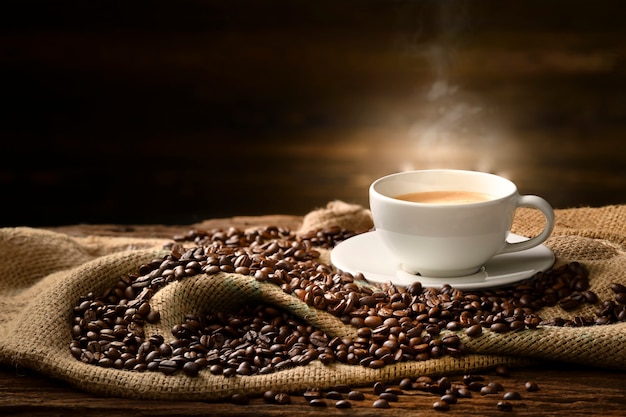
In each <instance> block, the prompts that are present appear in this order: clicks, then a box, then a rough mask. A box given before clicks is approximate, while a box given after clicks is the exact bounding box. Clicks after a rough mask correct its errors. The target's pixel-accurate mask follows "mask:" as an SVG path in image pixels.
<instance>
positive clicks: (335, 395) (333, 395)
mask: <svg viewBox="0 0 626 417" xmlns="http://www.w3.org/2000/svg"><path fill="white" fill-rule="evenodd" d="M325 397H326V398H328V399H329V400H343V395H341V393H340V392H339V391H328V392H327V393H326V395H325Z"/></svg>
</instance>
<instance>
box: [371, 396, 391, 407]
mask: <svg viewBox="0 0 626 417" xmlns="http://www.w3.org/2000/svg"><path fill="white" fill-rule="evenodd" d="M372 406H373V407H374V408H389V407H390V405H389V402H388V401H387V400H385V399H381V398H379V399H377V400H376V401H374V403H372Z"/></svg>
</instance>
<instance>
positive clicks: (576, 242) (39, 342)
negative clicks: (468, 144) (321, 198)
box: [0, 201, 626, 400]
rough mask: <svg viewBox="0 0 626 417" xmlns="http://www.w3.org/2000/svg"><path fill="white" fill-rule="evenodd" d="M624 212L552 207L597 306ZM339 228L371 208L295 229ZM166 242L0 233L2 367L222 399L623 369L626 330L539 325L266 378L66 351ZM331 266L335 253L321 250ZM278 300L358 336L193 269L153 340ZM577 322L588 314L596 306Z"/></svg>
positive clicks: (102, 386)
mask: <svg viewBox="0 0 626 417" xmlns="http://www.w3.org/2000/svg"><path fill="white" fill-rule="evenodd" d="M625 221H626V206H607V207H600V208H577V209H568V210H557V211H556V228H555V231H554V233H553V235H552V237H551V238H550V239H549V240H548V241H547V246H549V247H550V248H551V249H552V250H553V251H554V253H555V255H556V257H557V264H562V263H565V262H569V261H579V262H581V263H583V264H585V265H586V266H587V268H588V270H589V272H590V281H591V289H592V290H593V291H595V292H596V293H597V294H598V296H599V297H600V298H601V299H610V298H611V297H612V293H611V289H610V288H609V285H610V283H612V282H621V283H624V284H626V277H625V276H624V271H626V253H625V252H624V247H625V244H626V226H625V224H626V222H625ZM541 222H542V219H541V215H539V214H537V213H536V212H534V211H532V210H526V209H522V210H520V211H519V212H518V216H517V218H516V221H515V225H514V229H513V231H514V232H515V233H517V234H520V235H528V236H530V235H533V234H535V233H536V232H537V231H538V229H539V228H541ZM330 225H339V226H341V227H344V228H347V229H350V230H361V231H363V230H364V229H367V228H369V227H371V217H370V215H369V212H368V210H366V209H363V208H361V207H359V206H354V205H349V204H346V203H343V202H339V201H335V202H331V203H329V205H328V207H325V208H321V209H319V210H315V211H313V212H311V213H310V214H308V215H307V216H305V218H304V221H303V223H302V229H301V230H300V231H299V232H306V231H308V230H314V229H316V228H318V227H327V226H330ZM166 243H168V240H166V239H139V238H112V237H98V236H93V237H88V238H78V237H69V236H67V235H64V234H60V233H53V232H49V231H43V230H37V229H32V228H24V227H22V228H5V229H0V274H1V275H0V361H1V362H2V363H4V364H11V365H15V366H22V367H26V368H30V369H34V370H36V371H39V372H41V373H43V374H46V375H49V376H51V377H53V378H58V379H61V380H64V381H67V382H69V383H71V384H73V385H74V386H76V387H77V388H79V389H82V390H85V391H88V392H91V393H95V394H100V395H108V396H120V397H131V398H145V399H177V400H181V399H185V400H220V399H225V398H228V397H229V396H231V395H232V394H233V393H236V392H243V393H246V394H249V395H253V394H261V393H262V392H264V391H265V390H266V389H268V387H272V388H274V389H276V390H284V391H297V390H304V389H306V388H311V387H320V388H324V387H331V386H334V385H337V384H348V385H352V386H358V385H369V384H371V383H372V382H374V381H392V380H398V379H399V378H402V377H406V376H418V375H445V374H451V373H458V372H478V371H482V370H487V369H490V368H493V367H494V366H496V365H498V364H507V365H509V366H522V365H526V364H530V363H534V361H536V360H557V361H564V362H571V363H579V364H587V365H594V366H600V367H607V368H615V369H626V351H625V348H624V346H626V344H625V342H626V324H625V323H619V324H611V325H605V326H591V327H580V328H565V327H555V326H542V327H540V328H538V329H535V330H524V331H520V332H516V333H505V334H497V333H493V332H484V333H483V335H482V336H481V337H478V338H474V339H471V338H468V337H466V336H465V335H464V333H459V335H460V337H461V338H462V339H463V342H464V343H465V345H466V347H467V348H468V350H469V352H470V353H469V354H468V355H465V356H462V357H459V358H452V357H447V356H444V357H442V358H441V359H433V360H428V361H421V362H403V363H398V364H396V365H388V366H385V367H383V368H382V369H369V368H365V367H362V366H359V365H355V366H350V365H343V364H331V365H322V364H321V363H320V362H319V361H313V362H312V363H310V364H309V365H307V366H299V367H294V368H290V369H285V370H282V371H278V372H275V373H273V374H268V375H253V376H238V377H231V378H224V377H222V376H214V375H211V374H210V373H209V372H208V371H202V372H200V374H199V376H197V377H189V376H186V375H185V374H183V373H177V374H175V375H170V376H168V375H164V374H162V373H160V372H149V371H147V372H137V371H127V370H116V369H111V368H103V367H98V366H94V365H88V364H85V363H82V362H80V361H78V360H76V359H75V358H74V357H73V356H72V355H71V353H70V349H69V342H70V340H71V317H72V309H73V308H74V306H75V305H76V303H77V301H78V299H79V297H80V296H81V295H84V294H87V293H89V292H93V293H100V292H102V291H104V290H105V289H107V288H110V287H111V286H112V285H114V283H116V282H117V281H118V280H119V277H120V276H122V275H124V274H126V273H129V272H131V271H134V270H136V268H137V267H138V266H139V265H141V264H142V263H144V262H148V261H150V260H151V259H154V258H155V257H161V256H163V255H165V254H166V253H167V251H165V250H164V249H162V248H163V246H164V245H165V244H166ZM323 255H324V256H326V258H325V259H327V256H328V254H327V253H325V254H323ZM260 302H262V303H271V304H274V305H277V306H280V307H282V308H284V309H286V310H289V311H290V312H292V313H293V314H296V315H298V316H299V317H301V318H303V319H306V320H307V321H308V322H310V323H311V324H313V325H314V326H316V327H319V328H320V329H323V330H325V331H326V332H327V333H329V334H331V335H340V336H352V335H354V333H355V329H354V328H352V327H350V326H346V325H343V324H342V323H341V322H340V321H339V320H338V319H337V318H335V317H333V316H331V315H330V314H327V313H324V312H320V311H316V310H315V309H313V308H310V307H308V306H307V305H305V304H304V303H302V302H300V301H299V300H298V299H297V298H296V297H294V296H291V295H288V294H286V293H284V292H282V291H281V290H280V288H278V287H277V286H275V285H274V284H271V283H267V282H258V281H255V280H254V279H251V278H250V277H247V276H242V275H238V274H223V273H221V274H218V275H212V276H211V277H209V276H207V275H203V274H198V275H195V276H192V277H189V278H186V279H184V280H182V281H178V282H175V283H172V284H170V285H168V286H166V287H164V288H163V289H162V290H160V291H159V292H158V293H157V294H155V295H154V297H152V299H151V300H150V303H151V307H152V308H153V309H156V310H158V311H160V313H161V321H160V322H159V323H157V324H156V325H152V326H149V327H148V328H146V329H145V330H146V332H145V333H146V335H149V334H154V333H161V334H165V333H167V332H168V329H170V328H171V325H172V324H173V323H176V321H177V320H180V319H182V317H183V315H184V314H185V312H187V311H195V312H197V311H199V309H200V310H201V309H205V310H206V311H218V310H220V309H228V308H232V307H236V306H237V305H243V304H254V303H260ZM586 308H587V310H583V311H580V310H579V311H575V312H572V313H569V314H570V315H572V316H573V315H584V314H588V315H590V316H593V311H592V309H593V307H586ZM539 313H540V315H541V316H542V317H544V318H548V317H564V318H567V317H568V313H565V312H564V311H563V310H561V309H559V308H558V307H554V308H551V309H544V310H542V311H540V312H539Z"/></svg>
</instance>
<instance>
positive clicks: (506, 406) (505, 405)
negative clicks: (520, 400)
mask: <svg viewBox="0 0 626 417" xmlns="http://www.w3.org/2000/svg"><path fill="white" fill-rule="evenodd" d="M496 407H497V408H498V410H500V411H511V410H513V404H511V403H510V402H508V401H498V404H496Z"/></svg>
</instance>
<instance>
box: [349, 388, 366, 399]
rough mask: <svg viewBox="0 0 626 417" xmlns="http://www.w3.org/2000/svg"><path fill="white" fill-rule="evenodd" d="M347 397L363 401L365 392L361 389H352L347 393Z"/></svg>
mask: <svg viewBox="0 0 626 417" xmlns="http://www.w3.org/2000/svg"><path fill="white" fill-rule="evenodd" d="M348 399H349V400H352V401H363V400H364V399H365V394H363V393H362V392H361V391H357V390H353V391H350V392H349V393H348Z"/></svg>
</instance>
